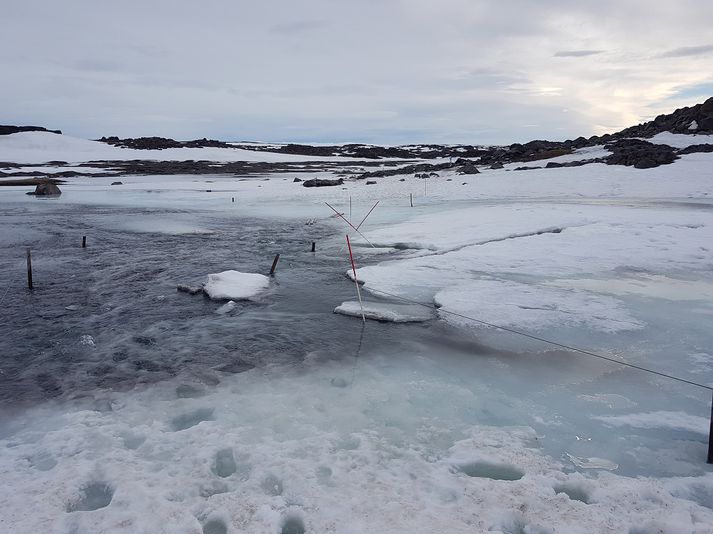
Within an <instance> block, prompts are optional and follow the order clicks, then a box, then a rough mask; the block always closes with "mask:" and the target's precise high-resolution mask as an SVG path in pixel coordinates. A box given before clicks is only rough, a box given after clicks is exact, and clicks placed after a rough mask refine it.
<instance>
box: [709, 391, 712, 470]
mask: <svg viewBox="0 0 713 534" xmlns="http://www.w3.org/2000/svg"><path fill="white" fill-rule="evenodd" d="M708 463H709V464H713V400H711V427H710V430H709V431H708Z"/></svg>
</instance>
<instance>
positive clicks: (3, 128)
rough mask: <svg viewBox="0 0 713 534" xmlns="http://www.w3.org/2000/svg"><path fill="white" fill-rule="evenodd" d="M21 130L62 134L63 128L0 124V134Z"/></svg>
mask: <svg viewBox="0 0 713 534" xmlns="http://www.w3.org/2000/svg"><path fill="white" fill-rule="evenodd" d="M19 132H50V133H55V134H61V133H62V130H48V129H47V128H43V127H42V126H10V125H6V124H0V135H10V134H14V133H19Z"/></svg>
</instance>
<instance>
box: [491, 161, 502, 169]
mask: <svg viewBox="0 0 713 534" xmlns="http://www.w3.org/2000/svg"><path fill="white" fill-rule="evenodd" d="M504 167H505V165H503V164H502V163H500V162H499V161H496V162H495V163H493V164H492V165H491V166H490V168H491V169H493V170H495V169H502V168H504Z"/></svg>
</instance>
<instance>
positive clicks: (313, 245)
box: [312, 241, 317, 252]
mask: <svg viewBox="0 0 713 534" xmlns="http://www.w3.org/2000/svg"><path fill="white" fill-rule="evenodd" d="M316 246H317V244H316V243H315V242H314V241H312V252H314V250H315V247H316Z"/></svg>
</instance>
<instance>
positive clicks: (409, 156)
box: [0, 97, 713, 178]
mask: <svg viewBox="0 0 713 534" xmlns="http://www.w3.org/2000/svg"><path fill="white" fill-rule="evenodd" d="M26 131H45V132H53V133H61V132H60V131H59V130H47V129H45V128H41V127H38V126H0V135H6V134H11V133H17V132H26ZM663 132H673V133H680V134H713V97H711V98H708V99H707V100H706V101H705V102H703V103H701V104H697V105H695V106H691V107H685V108H681V109H677V110H676V111H674V112H673V113H670V114H665V115H659V116H658V117H656V118H655V119H654V120H652V121H649V122H645V123H642V124H639V125H636V126H632V127H629V128H625V129H624V130H621V131H619V132H615V133H611V134H604V135H601V136H596V135H595V136H592V137H589V138H585V137H578V138H576V139H568V140H566V141H546V140H535V141H530V142H528V143H513V144H511V145H509V146H481V145H436V144H411V145H402V146H396V147H393V146H390V147H388V146H378V145H366V144H345V145H308V144H295V143H291V144H259V143H247V142H245V143H226V142H224V141H217V140H213V139H206V138H203V139H194V140H192V141H176V140H174V139H170V138H166V137H137V138H127V139H121V138H119V137H116V136H111V137H102V138H101V139H99V140H98V141H101V142H103V143H107V144H109V145H113V146H117V147H124V148H132V149H137V150H164V149H168V148H205V147H212V148H224V149H237V148H239V149H243V150H251V151H255V152H270V153H273V154H293V155H303V156H311V157H314V158H315V160H318V159H320V158H324V157H331V156H342V157H347V158H350V159H354V160H360V161H361V165H362V166H363V167H369V166H372V165H378V166H381V165H385V166H387V167H392V168H387V169H379V170H371V171H366V169H364V172H362V175H361V177H365V178H370V177H371V178H373V177H377V176H391V175H395V174H398V173H403V172H406V171H408V172H432V171H438V170H443V169H446V168H457V169H461V171H463V172H466V171H468V169H470V168H472V167H473V161H471V160H475V159H476V158H477V160H476V163H477V165H478V166H481V168H482V167H485V166H488V167H490V168H492V169H499V168H502V167H503V165H505V164H508V163H529V162H533V161H537V160H543V159H549V158H554V157H557V156H564V155H568V154H572V153H573V152H575V151H576V150H577V149H581V148H586V147H592V146H600V145H603V146H604V147H605V148H606V149H608V150H609V151H610V154H609V155H608V156H603V157H602V156H600V157H598V158H591V159H586V156H585V157H584V158H583V159H571V160H570V161H559V162H557V161H551V162H548V163H547V167H570V166H580V165H585V164H587V163H605V164H608V165H626V166H633V167H636V168H639V169H648V168H652V167H658V166H659V165H667V164H669V163H672V162H674V161H675V160H676V159H678V158H679V157H680V156H681V155H684V154H690V153H692V152H713V144H707V143H700V144H695V145H692V146H689V147H687V148H675V147H671V146H668V145H664V144H660V143H651V142H649V141H647V140H646V139H649V138H651V137H653V136H655V135H657V134H660V133H663ZM386 158H388V159H386ZM436 158H440V159H446V158H448V159H449V161H448V162H440V163H437V164H430V163H425V162H424V160H432V159H436ZM468 158H470V160H469V159H468ZM409 160H410V161H409ZM413 160H419V161H413ZM104 163H106V165H108V166H111V167H115V166H116V165H117V163H109V162H104ZM204 163H205V164H206V165H203V164H204ZM405 163H408V165H407V166H406V167H403V168H400V169H399V168H398V167H399V166H400V165H404V164H405ZM94 164H95V165H102V162H94ZM121 165H123V166H125V167H126V168H124V169H122V172H125V173H131V172H141V173H153V174H171V173H175V172H177V169H178V168H179V167H180V169H181V172H183V173H192V172H193V173H198V174H202V173H206V172H217V168H216V167H215V165H212V164H211V165H207V162H192V160H191V161H186V162H182V163H180V164H179V163H176V162H173V161H166V162H156V161H150V162H149V161H139V162H135V163H133V164H132V165H133V166H132V165H128V164H127V163H122V164H121ZM127 165H128V167H127ZM532 168H535V167H532V166H527V165H524V166H520V167H517V168H516V169H515V170H527V169H532ZM464 169H465V170H464ZM224 170H225V172H234V171H235V170H236V168H235V164H229V165H227V166H226V167H225V169H224ZM69 172H76V171H69ZM0 174H2V173H0Z"/></svg>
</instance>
